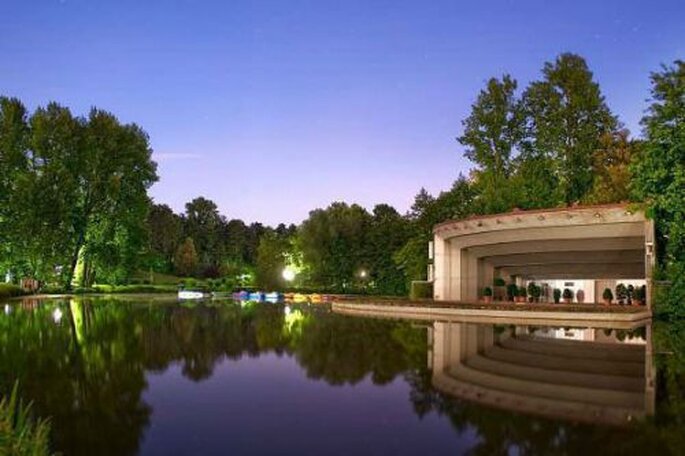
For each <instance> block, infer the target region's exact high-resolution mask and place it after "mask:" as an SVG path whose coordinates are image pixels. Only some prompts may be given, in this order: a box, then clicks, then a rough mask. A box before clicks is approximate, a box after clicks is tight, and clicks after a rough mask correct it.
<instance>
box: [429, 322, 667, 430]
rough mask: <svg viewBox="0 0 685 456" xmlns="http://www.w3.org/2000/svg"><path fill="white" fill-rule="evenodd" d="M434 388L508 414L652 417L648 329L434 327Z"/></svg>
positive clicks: (605, 420)
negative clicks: (509, 412)
mask: <svg viewBox="0 0 685 456" xmlns="http://www.w3.org/2000/svg"><path fill="white" fill-rule="evenodd" d="M428 339H429V340H428V344H429V347H432V350H430V351H429V354H428V363H429V368H432V372H433V374H432V384H433V386H434V387H435V388H436V389H438V390H440V391H442V392H443V393H446V394H448V395H450V396H453V397H456V398H459V399H463V400H467V401H471V402H474V403H478V404H482V405H486V406H491V407H496V408H501V409H505V410H509V411H513V412H520V413H524V414H532V415H539V416H544V417H548V418H554V419H562V420H569V421H578V422H587V423H601V424H613V425H623V424H628V423H630V422H631V421H633V420H635V419H639V418H643V417H645V416H648V415H652V414H653V413H654V407H655V379H654V369H653V365H652V345H651V344H652V342H651V324H650V325H647V326H642V327H639V328H635V329H634V330H608V329H597V328H587V329H563V328H535V327H529V326H510V327H502V326H494V325H483V324H473V323H455V322H435V323H434V324H433V325H432V328H431V329H430V330H429V332H428Z"/></svg>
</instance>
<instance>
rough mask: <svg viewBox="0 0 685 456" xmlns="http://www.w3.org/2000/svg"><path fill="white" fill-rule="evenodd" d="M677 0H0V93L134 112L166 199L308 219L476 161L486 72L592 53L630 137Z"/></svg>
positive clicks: (521, 70) (405, 198)
mask: <svg viewBox="0 0 685 456" xmlns="http://www.w3.org/2000/svg"><path fill="white" fill-rule="evenodd" d="M684 17H685V2H679V1H632V2H630V1H598V0H594V1H525V0H521V1H488V2H476V1H473V2H458V1H453V2H437V1H436V2H426V1H423V2H420V1H416V2H402V1H383V2H376V1H361V2H353V1H345V2H340V1H332V2H326V1H292V0H289V1H272V2H266V1H264V2H259V1H252V2H239V1H199V0H198V1H172V0H167V1H124V0H119V1H109V2H106V1H93V0H90V1H88V0H79V1H75V0H61V1H59V0H54V1H48V0H35V1H28V0H25V1H13V0H3V1H2V2H0V56H2V58H0V94H3V95H9V96H16V97H19V98H20V99H22V100H23V101H24V102H25V103H26V104H27V105H28V107H29V108H31V109H33V108H35V107H36V106H38V105H42V104H45V103H47V102H48V101H52V100H54V101H58V102H60V103H62V104H64V105H66V106H68V107H70V108H71V109H72V111H73V112H74V113H76V114H85V113H86V112H87V111H88V109H89V108H90V107H91V106H98V107H100V108H103V109H106V110H109V111H111V112H113V113H114V114H115V115H117V116H118V117H119V118H120V119H121V120H122V121H125V122H136V123H138V124H140V125H141V126H143V128H144V129H145V130H146V131H147V132H148V133H149V135H150V138H151V143H152V146H153V148H154V150H155V159H156V160H157V161H158V163H159V174H160V182H159V183H157V184H156V185H155V186H154V187H153V189H152V195H153V197H154V199H155V201H157V202H160V203H167V204H169V205H170V206H171V207H172V208H174V209H175V210H177V211H180V210H182V208H183V204H184V203H185V202H186V201H188V200H190V199H192V198H193V197H195V196H198V195H203V196H206V197H208V198H211V199H213V200H214V201H216V202H217V204H218V205H219V208H220V210H221V212H222V213H224V214H225V215H226V216H228V217H229V218H242V219H244V220H246V221H247V222H251V221H262V222H264V223H267V224H276V223H278V222H281V221H283V222H299V221H301V220H302V219H304V218H305V217H306V216H307V213H308V211H309V210H311V209H313V208H315V207H323V206H326V205H328V204H329V203H330V202H332V201H335V200H343V201H347V202H357V203H360V204H362V205H364V206H366V207H368V208H372V207H373V205H374V204H376V203H380V202H387V203H390V204H392V205H394V206H395V207H397V208H398V209H399V210H400V211H401V212H404V211H405V210H407V208H408V207H409V206H410V205H411V202H412V199H413V196H414V195H415V194H416V192H417V191H418V190H419V188H420V187H422V186H423V187H426V188H427V189H428V190H429V191H431V192H434V193H437V192H439V191H440V190H443V189H446V188H448V187H449V186H450V185H451V183H452V181H453V180H454V179H455V178H456V177H457V176H458V174H459V173H460V172H466V171H467V170H468V169H469V167H470V165H469V163H468V161H466V160H465V159H464V158H463V157H462V156H461V153H462V148H461V146H460V145H459V144H458V143H457V142H456V141H455V139H454V138H455V137H456V136H458V135H459V133H460V131H461V124H460V122H461V120H462V119H463V118H464V117H466V116H467V115H468V113H469V108H470V105H471V103H472V102H473V100H474V98H475V96H476V95H477V93H478V91H479V90H480V89H481V88H482V87H483V84H484V82H485V81H486V80H487V79H488V78H489V77H491V76H498V75H501V74H503V73H505V72H506V73H510V74H512V75H513V76H514V77H515V78H517V79H518V81H519V84H520V85H521V86H524V85H525V84H526V83H527V82H528V81H530V80H531V79H534V78H537V77H539V74H540V68H541V67H542V65H543V63H544V62H545V61H548V60H552V59H554V57H555V56H556V55H557V54H559V53H561V52H566V51H571V52H576V53H579V54H581V55H583V56H584V57H586V59H587V60H588V63H589V65H590V67H591V69H592V70H593V71H594V73H595V77H596V79H597V80H598V81H599V82H600V84H601V87H602V89H603V92H604V94H605V96H606V98H607V101H608V103H609V105H610V107H611V108H612V110H614V112H615V113H617V114H618V115H619V117H620V118H621V120H622V121H623V122H624V123H625V124H626V125H627V127H628V128H630V130H631V131H633V132H634V133H639V126H638V122H639V119H640V117H641V115H642V112H643V111H644V109H645V106H646V99H647V97H648V96H649V73H650V72H651V71H654V70H658V69H659V66H660V64H662V63H670V62H672V61H673V60H675V59H678V58H680V59H683V58H685V21H683V18H684Z"/></svg>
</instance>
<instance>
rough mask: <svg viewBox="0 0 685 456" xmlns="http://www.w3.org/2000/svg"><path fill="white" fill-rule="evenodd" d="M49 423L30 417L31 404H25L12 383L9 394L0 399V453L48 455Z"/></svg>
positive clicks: (15, 385)
mask: <svg viewBox="0 0 685 456" xmlns="http://www.w3.org/2000/svg"><path fill="white" fill-rule="evenodd" d="M49 439H50V423H49V422H48V421H47V420H37V421H34V420H33V419H32V418H31V404H30V403H29V404H25V403H24V402H23V401H22V400H21V399H19V396H18V394H17V384H16V383H15V384H14V387H13V388H12V392H11V393H10V395H9V396H6V397H4V398H2V401H0V454H7V455H48V454H50V448H49Z"/></svg>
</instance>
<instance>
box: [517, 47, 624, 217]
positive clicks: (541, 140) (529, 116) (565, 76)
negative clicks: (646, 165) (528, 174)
mask: <svg viewBox="0 0 685 456" xmlns="http://www.w3.org/2000/svg"><path fill="white" fill-rule="evenodd" d="M542 73H543V79H542V80H541V81H536V82H533V83H531V84H530V85H529V86H528V88H527V89H526V90H525V92H524V93H523V96H522V109H523V115H524V116H525V137H524V139H523V141H522V144H521V154H522V156H521V160H522V161H523V162H525V161H526V160H534V161H535V162H536V163H537V164H538V165H540V164H544V165H546V166H548V168H546V172H548V173H551V174H552V175H553V176H554V177H555V178H556V179H557V180H558V188H557V191H556V192H555V193H556V194H555V199H557V200H558V201H557V202H558V203H567V204H568V203H573V202H576V201H580V200H582V199H583V197H584V196H585V194H586V193H587V192H588V191H589V190H590V188H591V187H592V182H593V176H592V162H593V155H594V152H595V151H596V150H597V149H598V148H599V146H600V144H599V139H600V137H601V136H602V135H604V134H606V133H611V132H613V131H615V130H616V128H617V126H618V120H617V119H616V117H615V116H614V115H613V114H612V113H611V111H610V110H609V108H608V107H607V105H606V102H605V101H604V96H603V95H602V93H601V91H600V89H599V85H598V84H597V83H596V82H595V81H594V80H593V75H592V72H590V70H589V69H588V66H587V63H586V62H585V60H584V59H583V58H582V57H581V56H579V55H576V54H570V53H566V54H561V55H560V56H558V57H557V59H556V60H555V61H554V62H547V63H545V65H544V67H543V69H542ZM520 166H522V167H523V168H524V169H526V170H527V171H529V169H528V168H529V167H527V166H525V165H524V164H521V165H520Z"/></svg>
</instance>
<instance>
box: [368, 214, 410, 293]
mask: <svg viewBox="0 0 685 456" xmlns="http://www.w3.org/2000/svg"><path fill="white" fill-rule="evenodd" d="M409 229H410V226H409V221H408V220H407V219H406V218H404V217H402V216H401V215H400V214H399V213H398V212H397V211H396V210H395V208H393V207H392V206H389V205H387V204H378V205H376V206H375V207H374V208H373V214H372V218H371V220H370V223H369V227H368V230H367V232H366V237H365V239H364V244H365V247H364V251H365V255H366V258H367V259H366V261H364V263H366V265H367V267H368V275H369V278H368V280H369V282H370V284H371V286H372V289H373V291H374V292H375V293H379V294H384V295H401V294H404V293H406V291H407V289H406V279H405V277H404V274H403V272H402V270H401V269H400V268H399V267H398V265H397V263H395V261H394V260H393V255H394V253H395V252H396V251H397V250H399V249H400V248H401V247H402V246H403V245H404V244H405V243H406V242H407V240H408V239H409V234H410V231H409Z"/></svg>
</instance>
